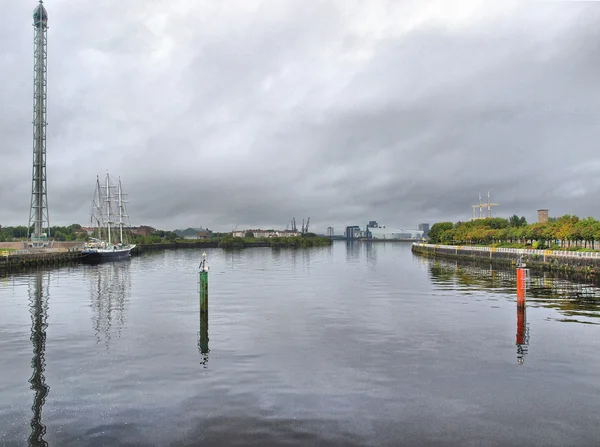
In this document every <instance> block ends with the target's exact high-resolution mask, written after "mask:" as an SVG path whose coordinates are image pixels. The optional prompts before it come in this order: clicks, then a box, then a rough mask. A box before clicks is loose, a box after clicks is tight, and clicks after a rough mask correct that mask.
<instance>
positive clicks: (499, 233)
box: [429, 214, 600, 249]
mask: <svg viewBox="0 0 600 447" xmlns="http://www.w3.org/2000/svg"><path fill="white" fill-rule="evenodd" d="M429 240H430V241H431V242H432V243H436V244H485V245H491V244H497V245H511V246H515V245H521V246H533V247H534V248H547V247H550V248H567V249H568V248H575V249H578V248H588V247H589V248H595V241H597V240H600V221H597V220H596V219H594V218H592V217H588V218H587V219H580V218H579V217H577V216H571V215H568V214H567V215H564V216H562V217H560V218H558V219H550V220H549V221H548V222H543V223H540V222H537V223H534V224H529V225H528V224H527V222H526V220H525V218H524V217H521V218H519V217H517V216H512V217H511V218H510V219H504V218H498V217H496V218H488V219H479V220H473V221H469V222H457V223H456V224H453V223H452V222H440V223H436V224H434V225H433V226H432V227H431V230H430V231H429Z"/></svg>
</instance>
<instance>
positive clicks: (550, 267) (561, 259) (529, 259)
mask: <svg viewBox="0 0 600 447" xmlns="http://www.w3.org/2000/svg"><path fill="white" fill-rule="evenodd" d="M411 250H412V252H413V253H416V254H419V255H421V256H427V257H434V258H435V257H440V258H446V259H462V260H472V261H480V262H485V263H490V262H493V263H497V264H501V265H509V266H510V265H515V264H516V263H517V261H519V260H521V261H522V262H524V263H525V264H526V266H527V268H531V269H535V270H546V271H563V272H571V273H578V274H584V275H591V276H597V275H599V274H600V253H597V252H578V251H562V250H533V249H519V248H496V247H475V246H467V245H465V246H460V245H439V244H423V243H414V244H413V245H412V248H411Z"/></svg>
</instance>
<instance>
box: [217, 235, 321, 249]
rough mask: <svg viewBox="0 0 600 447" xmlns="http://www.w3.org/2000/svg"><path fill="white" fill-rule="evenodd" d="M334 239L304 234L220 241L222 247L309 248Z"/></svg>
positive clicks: (230, 238) (226, 238) (229, 238)
mask: <svg viewBox="0 0 600 447" xmlns="http://www.w3.org/2000/svg"><path fill="white" fill-rule="evenodd" d="M331 244H332V240H331V239H330V238H327V237H319V236H306V237H304V236H302V237H270V238H254V237H246V238H243V237H230V236H226V237H223V238H221V240H220V241H219V247H221V248H249V247H271V248H308V247H324V246H327V245H331Z"/></svg>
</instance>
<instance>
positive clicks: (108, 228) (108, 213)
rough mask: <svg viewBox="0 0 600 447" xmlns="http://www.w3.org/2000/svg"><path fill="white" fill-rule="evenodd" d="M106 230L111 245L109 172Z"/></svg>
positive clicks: (107, 178)
mask: <svg viewBox="0 0 600 447" xmlns="http://www.w3.org/2000/svg"><path fill="white" fill-rule="evenodd" d="M106 218H107V219H106V229H107V231H108V243H109V244H110V224H111V223H112V222H111V221H110V181H109V176H108V172H107V173H106Z"/></svg>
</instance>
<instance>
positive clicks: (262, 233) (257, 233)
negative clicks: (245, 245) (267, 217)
mask: <svg viewBox="0 0 600 447" xmlns="http://www.w3.org/2000/svg"><path fill="white" fill-rule="evenodd" d="M248 233H252V235H253V236H254V237H298V236H300V232H299V231H297V230H260V229H255V230H242V231H233V232H232V233H231V235H232V236H233V237H246V234H248Z"/></svg>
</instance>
